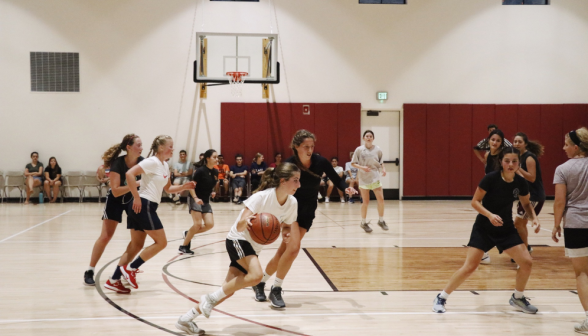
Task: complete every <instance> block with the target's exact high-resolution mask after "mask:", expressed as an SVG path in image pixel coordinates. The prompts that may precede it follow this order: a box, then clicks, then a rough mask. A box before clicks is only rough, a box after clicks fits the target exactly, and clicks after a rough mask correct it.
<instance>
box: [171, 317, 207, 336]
mask: <svg viewBox="0 0 588 336" xmlns="http://www.w3.org/2000/svg"><path fill="white" fill-rule="evenodd" d="M176 328H178V329H179V330H181V331H184V332H185V333H186V334H188V335H204V330H202V329H200V328H198V326H197V325H196V323H194V321H187V322H186V321H182V317H181V316H180V318H179V319H178V322H176Z"/></svg>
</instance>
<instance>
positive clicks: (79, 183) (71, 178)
mask: <svg viewBox="0 0 588 336" xmlns="http://www.w3.org/2000/svg"><path fill="white" fill-rule="evenodd" d="M64 180H65V181H66V188H67V189H71V188H77V189H78V192H79V194H80V203H82V201H83V200H84V175H83V174H82V172H80V171H70V172H68V173H67V174H65V178H64ZM70 194H71V193H70Z"/></svg>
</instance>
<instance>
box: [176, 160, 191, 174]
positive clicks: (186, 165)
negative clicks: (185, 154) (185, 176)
mask: <svg viewBox="0 0 588 336" xmlns="http://www.w3.org/2000/svg"><path fill="white" fill-rule="evenodd" d="M174 169H175V170H177V171H178V173H187V172H188V171H190V162H188V161H187V160H186V162H176V163H174Z"/></svg>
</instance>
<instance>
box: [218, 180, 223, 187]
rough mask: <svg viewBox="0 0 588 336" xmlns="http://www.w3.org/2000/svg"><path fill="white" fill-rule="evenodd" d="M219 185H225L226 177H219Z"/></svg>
mask: <svg viewBox="0 0 588 336" xmlns="http://www.w3.org/2000/svg"><path fill="white" fill-rule="evenodd" d="M218 185H219V186H221V187H222V186H224V185H225V180H224V179H218Z"/></svg>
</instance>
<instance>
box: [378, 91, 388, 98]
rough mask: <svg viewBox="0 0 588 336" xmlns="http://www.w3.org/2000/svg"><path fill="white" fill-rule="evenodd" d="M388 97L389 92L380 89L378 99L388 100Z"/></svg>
mask: <svg viewBox="0 0 588 336" xmlns="http://www.w3.org/2000/svg"><path fill="white" fill-rule="evenodd" d="M386 99H388V92H385V91H380V92H378V100H386Z"/></svg>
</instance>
